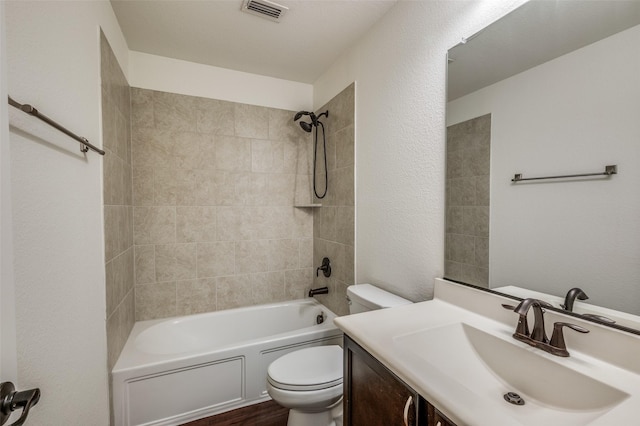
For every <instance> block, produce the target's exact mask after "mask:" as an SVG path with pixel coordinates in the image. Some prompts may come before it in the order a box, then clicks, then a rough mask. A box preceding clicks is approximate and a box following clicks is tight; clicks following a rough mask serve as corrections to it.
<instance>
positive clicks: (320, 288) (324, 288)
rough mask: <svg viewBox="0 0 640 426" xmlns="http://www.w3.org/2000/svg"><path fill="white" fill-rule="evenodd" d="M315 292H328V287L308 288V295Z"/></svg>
mask: <svg viewBox="0 0 640 426" xmlns="http://www.w3.org/2000/svg"><path fill="white" fill-rule="evenodd" d="M316 294H329V287H319V288H312V289H310V290H309V297H313V296H315V295H316Z"/></svg>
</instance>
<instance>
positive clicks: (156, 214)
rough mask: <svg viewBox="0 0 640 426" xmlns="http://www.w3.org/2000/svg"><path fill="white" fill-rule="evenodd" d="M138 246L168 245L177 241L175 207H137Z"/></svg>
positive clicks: (134, 214)
mask: <svg viewBox="0 0 640 426" xmlns="http://www.w3.org/2000/svg"><path fill="white" fill-rule="evenodd" d="M133 221H134V230H135V235H134V240H135V243H136V244H166V243H175V241H176V208H175V207H135V208H134V212H133Z"/></svg>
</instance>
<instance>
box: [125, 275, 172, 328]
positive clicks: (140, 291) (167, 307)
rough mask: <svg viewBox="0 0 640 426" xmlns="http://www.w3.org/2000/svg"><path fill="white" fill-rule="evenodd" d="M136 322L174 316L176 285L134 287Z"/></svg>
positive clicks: (168, 283)
mask: <svg viewBox="0 0 640 426" xmlns="http://www.w3.org/2000/svg"><path fill="white" fill-rule="evenodd" d="M135 294H136V321H145V320H150V319H156V318H166V317H171V316H175V315H176V283H175V282H166V283H155V284H143V285H137V286H136V287H135Z"/></svg>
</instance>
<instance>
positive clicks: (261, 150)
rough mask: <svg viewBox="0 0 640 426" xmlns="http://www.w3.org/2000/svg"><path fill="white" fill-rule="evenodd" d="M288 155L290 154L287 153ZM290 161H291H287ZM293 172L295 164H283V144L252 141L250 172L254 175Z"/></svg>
mask: <svg viewBox="0 0 640 426" xmlns="http://www.w3.org/2000/svg"><path fill="white" fill-rule="evenodd" d="M288 155H290V153H288ZM289 160H291V159H289ZM293 170H295V162H292V161H289V164H286V163H285V143H284V142H281V141H269V140H262V139H253V140H252V141H251V171H252V172H254V173H284V172H285V171H289V172H292V171H293Z"/></svg>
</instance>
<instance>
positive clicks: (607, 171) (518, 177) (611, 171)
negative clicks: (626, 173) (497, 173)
mask: <svg viewBox="0 0 640 426" xmlns="http://www.w3.org/2000/svg"><path fill="white" fill-rule="evenodd" d="M616 174H618V166H617V165H615V164H614V165H611V166H605V167H604V172H599V173H582V174H578V175H561V176H543V177H532V178H523V177H522V174H520V173H518V174H515V175H513V179H511V182H522V181H525V180H542V179H563V178H576V177H585V176H611V175H616Z"/></svg>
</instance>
